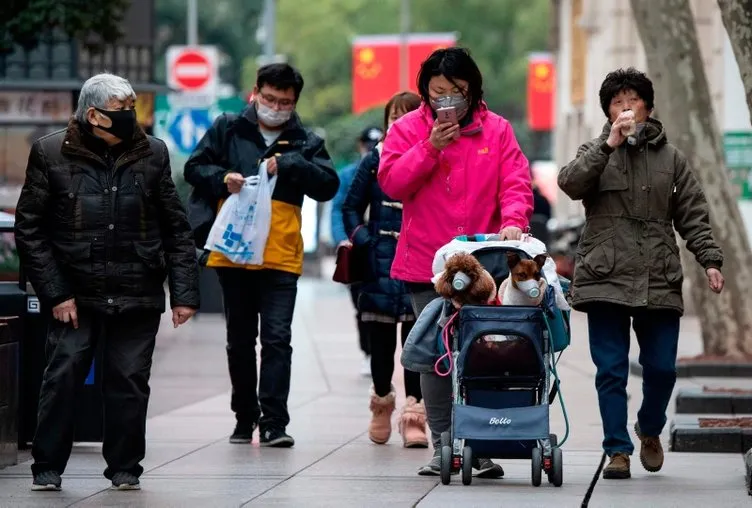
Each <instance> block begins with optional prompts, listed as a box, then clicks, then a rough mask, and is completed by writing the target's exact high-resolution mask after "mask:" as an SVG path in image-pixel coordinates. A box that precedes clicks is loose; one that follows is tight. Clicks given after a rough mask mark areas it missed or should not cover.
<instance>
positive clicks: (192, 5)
mask: <svg viewBox="0 0 752 508" xmlns="http://www.w3.org/2000/svg"><path fill="white" fill-rule="evenodd" d="M187 18H188V45H189V46H197V45H198V0H188V16H187Z"/></svg>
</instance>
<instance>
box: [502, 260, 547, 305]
mask: <svg viewBox="0 0 752 508" xmlns="http://www.w3.org/2000/svg"><path fill="white" fill-rule="evenodd" d="M546 257H547V256H546V255H545V254H539V255H537V256H535V257H534V258H533V259H522V258H520V256H519V254H517V253H516V252H507V263H508V264H509V277H508V278H506V279H504V282H502V283H501V287H499V295H500V296H501V304H502V305H524V306H533V307H534V306H537V305H540V304H541V302H542V301H543V296H544V295H545V293H546V288H547V287H548V283H547V282H546V279H545V278H544V277H543V275H542V271H543V265H544V264H545V263H546Z"/></svg>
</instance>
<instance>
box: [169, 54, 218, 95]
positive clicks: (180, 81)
mask: <svg viewBox="0 0 752 508" xmlns="http://www.w3.org/2000/svg"><path fill="white" fill-rule="evenodd" d="M167 74H168V84H169V85H170V86H171V87H173V88H177V89H179V90H182V91H183V92H203V93H207V92H210V91H211V89H212V88H213V87H214V86H215V85H216V79H217V51H216V48H215V47H213V46H193V47H188V46H172V47H171V48H169V50H168V54H167Z"/></svg>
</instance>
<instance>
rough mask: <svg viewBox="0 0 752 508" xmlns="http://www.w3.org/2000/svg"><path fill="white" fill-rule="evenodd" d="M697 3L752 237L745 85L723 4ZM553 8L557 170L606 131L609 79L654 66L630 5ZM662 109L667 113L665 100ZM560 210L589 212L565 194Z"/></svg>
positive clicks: (607, 0)
mask: <svg viewBox="0 0 752 508" xmlns="http://www.w3.org/2000/svg"><path fill="white" fill-rule="evenodd" d="M691 4H692V9H693V12H694V15H695V23H696V26H697V35H698V39H699V44H700V51H701V52H702V56H703V60H704V63H705V72H706V75H707V78H708V84H709V86H710V93H711V96H712V101H713V108H714V111H715V115H716V120H717V122H718V126H719V129H720V131H721V133H722V134H723V135H724V149H725V152H726V162H727V166H729V176H730V178H732V180H733V181H734V183H735V186H736V188H737V190H738V196H739V206H740V209H741V212H742V215H743V217H744V220H745V222H746V225H747V230H748V232H749V234H750V236H752V172H751V168H752V127H751V126H750V116H749V110H748V109H747V106H746V99H745V94H744V87H743V85H742V81H741V76H740V74H739V68H738V66H737V64H736V60H735V58H734V54H733V51H732V49H731V45H730V43H729V40H728V36H727V35H726V30H725V29H724V27H723V23H722V20H721V14H720V11H719V10H718V5H717V4H716V2H714V1H708V0H692V1H691ZM554 5H555V9H556V14H555V15H556V18H557V20H558V21H557V25H558V37H557V39H558V41H557V60H556V63H557V71H558V83H557V85H558V87H557V101H556V102H557V107H556V127H555V134H554V146H555V148H554V153H555V159H556V163H557V165H558V166H562V165H564V164H566V163H567V162H569V161H570V160H571V159H572V158H573V157H574V155H575V153H576V152H577V148H578V146H579V145H580V144H581V143H583V142H584V141H586V140H589V139H591V138H594V137H596V136H598V135H600V133H601V130H602V129H603V124H604V123H605V120H606V119H605V117H604V115H603V111H602V110H601V107H600V103H599V100H598V90H599V88H600V85H601V82H602V81H603V79H604V78H605V77H606V74H607V73H608V72H609V71H612V70H614V69H616V68H619V67H628V66H634V67H637V68H638V69H640V70H647V64H646V60H645V52H644V50H643V47H642V43H641V41H640V36H639V34H638V32H637V28H636V26H635V20H634V18H633V17H632V10H631V8H630V5H629V2H627V1H625V0H556V1H555V2H554ZM667 65H668V64H667ZM656 107H657V108H660V97H657V98H656ZM658 116H660V112H658ZM668 135H669V139H671V133H668ZM555 213H556V215H557V216H559V217H569V216H577V215H580V214H582V213H583V212H582V207H581V205H580V204H579V203H574V202H572V201H570V200H569V199H567V198H566V197H565V196H564V197H560V199H558V200H557V203H556V212H555Z"/></svg>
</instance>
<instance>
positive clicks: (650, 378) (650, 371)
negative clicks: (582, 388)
mask: <svg viewBox="0 0 752 508" xmlns="http://www.w3.org/2000/svg"><path fill="white" fill-rule="evenodd" d="M587 315H588V327H589V333H590V356H591V358H592V359H593V362H594V363H595V366H596V368H597V372H596V375H595V387H596V389H597V390H598V405H599V406H600V411H601V420H602V422H603V435H604V438H603V449H604V450H605V452H606V453H607V454H608V455H609V456H610V455H613V454H614V453H616V452H623V453H627V454H632V452H633V451H634V445H633V444H632V440H631V439H630V437H629V433H628V431H627V378H628V376H629V343H630V334H629V327H630V320H631V325H632V327H633V328H634V331H635V334H636V336H637V341H638V343H639V345H640V357H639V360H640V364H641V365H642V406H641V407H640V411H639V412H638V413H637V421H638V423H639V425H640V431H641V432H642V434H643V435H645V436H659V435H660V434H661V432H662V431H663V427H664V426H665V425H666V408H667V407H668V403H669V401H670V399H671V392H672V391H673V389H674V384H675V383H676V348H677V343H678V341H679V320H680V315H679V313H678V312H676V311H673V310H647V309H644V308H642V309H632V308H629V307H625V306H622V305H615V304H608V303H598V304H593V305H592V306H591V307H589V308H588V309H587Z"/></svg>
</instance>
